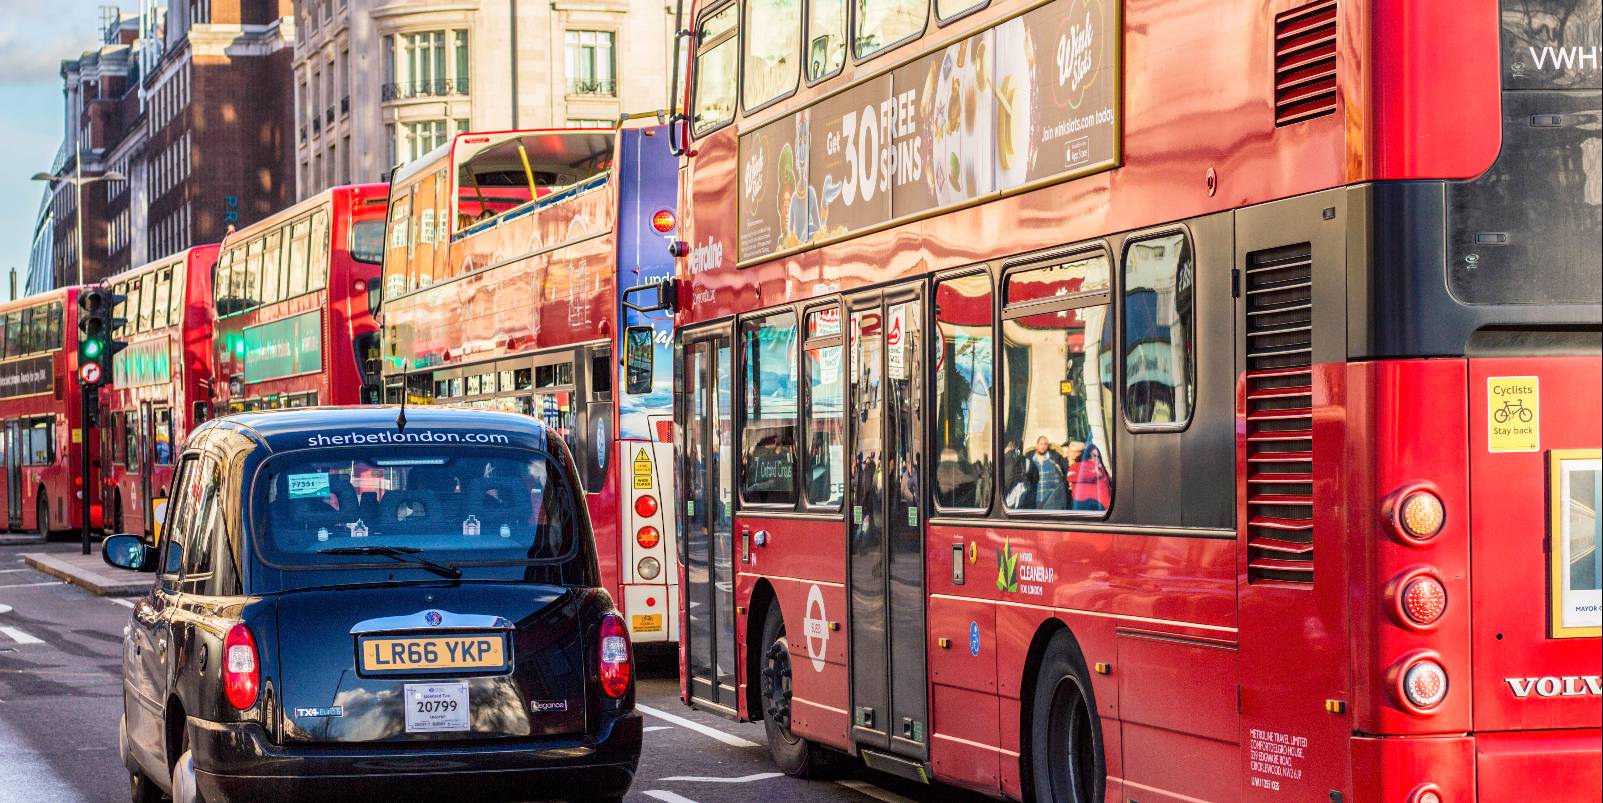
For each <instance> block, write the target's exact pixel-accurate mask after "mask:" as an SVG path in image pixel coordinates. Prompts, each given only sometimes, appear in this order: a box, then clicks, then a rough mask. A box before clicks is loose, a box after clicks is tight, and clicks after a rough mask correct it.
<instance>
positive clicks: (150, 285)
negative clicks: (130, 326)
mask: <svg viewBox="0 0 1603 803" xmlns="http://www.w3.org/2000/svg"><path fill="white" fill-rule="evenodd" d="M155 301H156V274H155V273H154V272H147V273H145V275H143V276H140V277H139V307H138V308H137V309H135V310H134V315H136V316H138V318H139V322H138V323H137V324H135V325H134V331H136V332H148V331H150V324H151V320H152V319H153V318H154V317H155V316H154V315H153V314H152V312H153V309H154V307H155Z"/></svg>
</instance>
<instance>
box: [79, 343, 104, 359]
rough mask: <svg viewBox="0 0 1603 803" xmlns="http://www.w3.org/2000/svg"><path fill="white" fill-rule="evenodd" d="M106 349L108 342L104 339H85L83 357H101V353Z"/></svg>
mask: <svg viewBox="0 0 1603 803" xmlns="http://www.w3.org/2000/svg"><path fill="white" fill-rule="evenodd" d="M105 350H106V344H105V342H104V341H100V340H85V341H83V348H82V349H81V351H82V352H83V357H84V359H86V360H93V359H97V358H98V357H100V353H101V352H102V351H105Z"/></svg>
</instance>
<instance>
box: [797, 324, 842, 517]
mask: <svg viewBox="0 0 1603 803" xmlns="http://www.w3.org/2000/svg"><path fill="white" fill-rule="evenodd" d="M842 353H843V347H842V346H841V337H840V308H839V307H835V306H831V307H828V308H826V309H817V310H812V311H810V312H808V313H807V348H806V350H805V351H803V355H804V357H803V362H802V368H803V370H805V371H806V372H807V401H806V405H807V410H806V413H805V415H804V420H805V422H806V424H807V454H806V458H807V460H806V464H805V467H804V468H803V471H804V472H805V474H804V475H803V476H805V477H806V480H805V482H804V483H803V486H804V488H805V492H806V494H807V505H808V506H809V507H822V508H838V507H840V503H841V499H842V497H843V496H844V495H845V492H846V446H845V443H846V396H845V384H844V380H845V372H844V371H843V370H841V356H842Z"/></svg>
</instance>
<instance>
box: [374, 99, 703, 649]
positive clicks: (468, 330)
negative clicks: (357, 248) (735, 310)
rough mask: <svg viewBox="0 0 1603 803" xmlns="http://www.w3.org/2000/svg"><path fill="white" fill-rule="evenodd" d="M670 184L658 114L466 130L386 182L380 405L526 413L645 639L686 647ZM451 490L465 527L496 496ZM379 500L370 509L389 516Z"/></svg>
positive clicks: (673, 190) (476, 487) (460, 484)
mask: <svg viewBox="0 0 1603 803" xmlns="http://www.w3.org/2000/svg"><path fill="white" fill-rule="evenodd" d="M653 117H654V115H653ZM677 179H678V160H677V159H675V158H674V157H673V155H672V154H671V153H670V152H669V143H668V137H667V129H666V127H665V126H663V125H662V124H661V123H660V122H656V121H654V120H651V119H637V120H626V121H624V122H623V123H622V124H621V126H620V127H619V128H617V129H616V130H614V129H575V130H563V129H552V130H540V131H507V132H494V133H466V134H459V135H457V136H456V137H454V138H453V139H452V140H451V141H450V142H448V143H446V144H445V145H443V146H441V148H439V149H438V150H436V151H434V152H433V153H431V154H429V155H427V156H425V157H424V158H422V159H419V160H418V161H416V162H413V163H412V164H409V165H407V166H406V167H405V168H403V169H401V170H400V171H399V172H398V173H397V174H396V176H395V177H394V179H393V180H392V182H391V195H390V206H389V212H390V228H389V234H388V240H387V245H386V248H385V251H384V266H385V273H384V300H383V305H382V316H381V317H382V323H383V327H384V332H385V344H384V377H385V386H386V396H387V397H388V398H389V399H390V400H391V401H394V402H399V401H401V400H402V398H403V396H402V394H403V392H404V394H405V396H404V398H405V401H406V402H407V403H408V404H450V405H458V406H466V407H483V408H492V409H500V410H508V411H512V412H518V413H523V414H525V415H530V416H535V417H538V418H540V419H541V420H543V421H544V422H545V423H546V424H547V425H548V426H549V427H550V428H551V430H552V432H554V433H556V434H558V435H560V436H561V437H562V438H564V439H565V440H566V441H567V443H568V446H569V448H570V449H571V450H572V452H573V455H574V459H575V460H576V461H577V462H578V466H579V470H580V476H581V477H583V479H584V485H585V491H586V501H587V504H588V507H589V511H590V521H591V524H592V525H593V526H594V528H595V531H596V539H595V540H596V553H597V559H598V561H599V563H600V567H601V573H602V577H603V578H604V579H605V583H606V586H607V588H608V589H609V590H610V591H611V592H612V593H613V595H614V599H615V600H616V602H617V604H618V607H619V609H620V610H622V611H623V612H624V614H625V620H626V621H627V622H628V624H629V632H630V635H631V636H632V638H633V640H634V642H635V643H637V644H639V643H648V642H672V641H675V640H676V639H677V638H678V624H679V621H678V614H677V611H676V610H675V608H674V601H675V599H676V598H677V594H678V588H677V585H676V583H677V581H678V577H679V572H678V566H677V560H676V541H675V530H674V527H673V519H672V517H671V511H670V509H669V508H668V505H671V504H672V500H673V499H674V495H675V489H674V476H673V471H672V466H673V376H672V351H671V344H672V338H673V316H672V314H671V313H670V312H668V311H667V310H665V309H658V307H660V306H661V302H663V301H664V300H666V299H669V298H671V292H670V291H666V290H664V289H663V287H664V285H663V282H664V280H666V279H668V278H670V277H671V275H672V270H673V259H672V257H671V256H670V255H669V253H668V250H667V245H668V243H669V240H670V236H671V235H672V233H673V232H675V231H676V230H677V221H676V218H675V212H674V204H675V202H676V200H677V193H678V187H677V185H676V183H675V182H676V181H677ZM457 479H458V481H457V482H449V481H446V482H442V483H441V488H440V489H439V490H438V491H437V493H439V494H440V495H441V498H442V501H445V502H447V504H444V505H442V510H444V511H446V515H454V516H455V517H456V518H457V519H459V520H462V521H463V523H462V526H463V527H464V528H466V527H468V526H470V525H469V524H468V523H467V522H466V520H465V516H466V515H467V514H468V513H472V512H473V511H474V510H476V509H478V508H481V507H490V506H493V504H494V503H496V499H495V498H494V495H493V494H491V493H490V489H491V488H492V487H493V483H487V482H486V478H457ZM381 491H382V489H375V490H374V492H373V496H372V498H371V499H370V501H371V503H372V509H371V511H369V512H367V513H366V514H365V515H368V516H374V515H377V516H383V515H393V514H394V511H386V509H385V505H384V500H383V498H382V493H381ZM362 498H363V499H369V497H367V496H366V495H364V496H363V497H362ZM452 501H454V502H455V504H451V503H450V502H452ZM479 515H481V516H482V512H480V514H479ZM443 525H444V526H447V527H454V526H456V525H457V521H447V522H444V523H443Z"/></svg>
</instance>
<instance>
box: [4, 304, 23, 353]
mask: <svg viewBox="0 0 1603 803" xmlns="http://www.w3.org/2000/svg"><path fill="white" fill-rule="evenodd" d="M21 349H22V313H20V312H11V313H7V314H6V356H7V357H15V356H17V355H18V354H21V353H22V351H21Z"/></svg>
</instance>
